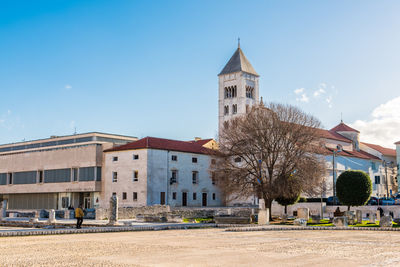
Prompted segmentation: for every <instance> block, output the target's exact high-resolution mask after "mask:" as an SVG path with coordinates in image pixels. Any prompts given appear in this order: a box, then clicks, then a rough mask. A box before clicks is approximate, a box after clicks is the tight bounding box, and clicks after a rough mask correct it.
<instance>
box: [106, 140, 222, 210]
mask: <svg viewBox="0 0 400 267" xmlns="http://www.w3.org/2000/svg"><path fill="white" fill-rule="evenodd" d="M216 147H217V146H216V142H215V141H214V140H213V139H206V140H201V139H196V140H193V141H177V140H169V139H162V138H154V137H146V138H143V139H140V140H138V141H135V142H132V143H129V144H126V145H122V146H118V147H115V148H111V149H108V150H106V151H105V155H104V157H105V159H104V163H105V171H104V190H103V191H102V192H101V201H104V202H101V206H102V207H108V205H109V204H108V200H109V199H110V197H111V196H112V195H117V196H118V199H119V205H120V206H121V207H139V206H149V205H155V204H158V205H170V206H192V207H200V206H220V205H221V204H222V201H221V194H220V191H219V189H218V187H217V184H216V181H215V180H213V177H212V174H211V173H210V171H209V167H210V164H213V162H214V161H213V158H212V155H213V154H214V153H213V149H215V148H216Z"/></svg>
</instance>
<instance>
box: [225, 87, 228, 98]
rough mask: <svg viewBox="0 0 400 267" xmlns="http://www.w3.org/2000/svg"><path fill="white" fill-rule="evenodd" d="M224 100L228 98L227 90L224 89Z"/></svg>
mask: <svg viewBox="0 0 400 267" xmlns="http://www.w3.org/2000/svg"><path fill="white" fill-rule="evenodd" d="M224 98H228V88H227V87H225V94H224Z"/></svg>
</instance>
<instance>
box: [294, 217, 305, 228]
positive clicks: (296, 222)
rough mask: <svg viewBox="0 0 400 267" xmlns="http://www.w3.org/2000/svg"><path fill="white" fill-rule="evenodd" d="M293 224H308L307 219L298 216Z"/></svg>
mask: <svg viewBox="0 0 400 267" xmlns="http://www.w3.org/2000/svg"><path fill="white" fill-rule="evenodd" d="M293 225H296V226H307V220H305V219H301V218H298V219H296V220H294V221H293Z"/></svg>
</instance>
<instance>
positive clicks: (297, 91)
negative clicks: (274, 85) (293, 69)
mask: <svg viewBox="0 0 400 267" xmlns="http://www.w3.org/2000/svg"><path fill="white" fill-rule="evenodd" d="M303 92H304V88H298V89H296V90H294V93H295V94H296V95H299V94H301V93H303Z"/></svg>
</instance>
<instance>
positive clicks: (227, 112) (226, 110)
mask: <svg viewBox="0 0 400 267" xmlns="http://www.w3.org/2000/svg"><path fill="white" fill-rule="evenodd" d="M228 114H229V106H225V107H224V115H228Z"/></svg>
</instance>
